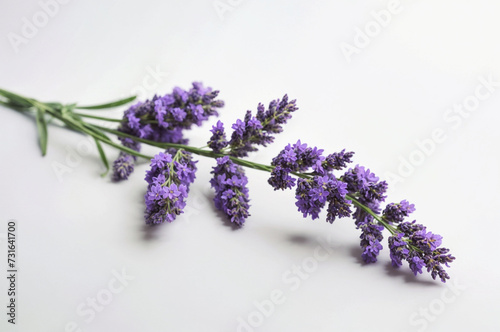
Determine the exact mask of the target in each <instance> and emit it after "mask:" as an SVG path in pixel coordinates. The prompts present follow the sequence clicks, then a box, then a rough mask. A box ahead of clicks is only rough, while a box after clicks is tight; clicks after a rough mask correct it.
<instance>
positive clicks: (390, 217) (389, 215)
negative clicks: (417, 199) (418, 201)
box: [382, 200, 415, 224]
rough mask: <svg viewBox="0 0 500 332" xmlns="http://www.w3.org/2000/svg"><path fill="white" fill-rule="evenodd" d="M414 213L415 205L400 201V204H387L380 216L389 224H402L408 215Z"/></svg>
mask: <svg viewBox="0 0 500 332" xmlns="http://www.w3.org/2000/svg"><path fill="white" fill-rule="evenodd" d="M414 211H415V205H413V204H410V203H408V201H406V200H402V201H401V202H400V203H390V204H387V206H386V207H385V209H384V211H383V212H382V216H383V218H384V219H385V220H386V221H388V222H389V223H395V224H398V223H400V222H403V220H404V218H405V217H408V216H409V215H410V213H412V212H414Z"/></svg>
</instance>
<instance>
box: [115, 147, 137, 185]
mask: <svg viewBox="0 0 500 332" xmlns="http://www.w3.org/2000/svg"><path fill="white" fill-rule="evenodd" d="M133 171H134V157H133V156H131V155H129V154H127V153H124V152H120V154H119V156H118V158H117V159H116V160H115V161H114V162H113V177H112V178H113V181H120V180H126V179H128V177H129V175H130V174H131V173H132V172H133Z"/></svg>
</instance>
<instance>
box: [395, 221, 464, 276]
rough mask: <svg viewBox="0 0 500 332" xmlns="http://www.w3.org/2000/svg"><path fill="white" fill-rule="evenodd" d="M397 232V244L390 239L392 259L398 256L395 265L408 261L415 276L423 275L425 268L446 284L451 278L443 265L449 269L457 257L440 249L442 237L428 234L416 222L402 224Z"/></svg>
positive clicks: (447, 250) (444, 249)
mask: <svg viewBox="0 0 500 332" xmlns="http://www.w3.org/2000/svg"><path fill="white" fill-rule="evenodd" d="M397 231H398V232H400V233H398V238H397V239H396V240H397V242H396V241H395V240H391V239H389V246H390V248H391V258H392V256H393V255H394V256H396V262H395V260H394V259H393V263H395V264H396V265H398V266H400V265H401V261H402V259H406V261H407V262H408V264H409V266H410V269H411V270H412V271H413V273H414V274H415V275H417V273H422V269H423V268H424V267H425V268H427V272H430V273H431V276H432V278H433V279H436V277H438V276H439V278H440V279H441V281H442V282H446V280H447V279H449V278H450V277H449V275H448V273H447V272H446V271H445V270H444V268H443V265H444V266H446V267H449V263H451V262H453V261H454V260H455V257H453V256H451V255H450V254H448V253H449V251H450V250H449V249H447V248H441V247H440V245H441V243H442V239H443V238H442V236H440V235H437V234H433V233H432V232H428V231H427V229H426V227H425V226H423V225H421V224H417V223H416V222H415V221H413V222H411V223H410V222H402V223H400V224H399V225H398V226H397ZM403 236H404V239H403ZM391 241H393V242H392V245H391Z"/></svg>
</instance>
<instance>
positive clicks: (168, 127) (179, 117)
mask: <svg viewBox="0 0 500 332" xmlns="http://www.w3.org/2000/svg"><path fill="white" fill-rule="evenodd" d="M218 93H219V91H212V89H211V88H206V87H204V86H203V84H201V83H198V82H194V83H193V87H192V88H191V89H190V90H189V91H185V90H183V89H181V88H178V87H176V88H174V90H173V92H172V93H171V94H166V95H164V96H154V97H153V98H152V99H151V100H146V101H145V102H139V103H137V104H135V105H133V106H131V107H130V108H129V109H128V110H126V111H125V113H124V116H123V120H122V122H121V123H120V126H119V127H118V131H121V132H123V133H125V134H128V135H132V136H135V137H139V138H142V139H147V140H151V141H156V142H162V143H179V144H187V143H188V140H187V139H186V138H184V136H183V130H184V129H190V128H191V127H192V126H193V125H197V126H200V125H201V124H202V123H203V121H205V120H207V119H208V118H209V117H210V116H212V115H217V114H218V113H217V109H218V108H220V107H222V106H224V102H223V101H221V100H216V97H217V95H218ZM119 139H120V140H121V142H122V144H123V145H124V146H126V147H128V148H131V149H133V150H135V151H140V143H139V142H137V141H134V140H133V139H131V138H127V137H119ZM119 158H124V157H122V156H120V157H119ZM133 158H134V160H135V157H133ZM120 166H121V162H118V163H117V164H115V165H114V167H113V171H114V172H113V179H114V180H115V181H119V180H124V179H127V178H128V176H129V175H130V173H131V172H132V171H133V168H127V169H124V168H120ZM124 170H125V171H124Z"/></svg>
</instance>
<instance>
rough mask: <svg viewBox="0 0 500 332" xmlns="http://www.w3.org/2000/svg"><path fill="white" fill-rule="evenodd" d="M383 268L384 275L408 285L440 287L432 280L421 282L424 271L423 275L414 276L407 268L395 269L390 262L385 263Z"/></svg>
mask: <svg viewBox="0 0 500 332" xmlns="http://www.w3.org/2000/svg"><path fill="white" fill-rule="evenodd" d="M384 268H385V273H386V274H387V275H388V276H391V277H399V278H403V280H404V282H405V283H408V284H419V285H424V286H427V287H439V286H441V285H440V284H439V283H438V282H436V281H434V280H433V281H431V280H422V279H421V278H422V277H424V275H425V274H426V271H424V273H423V274H422V275H414V274H413V272H412V271H411V270H410V268H409V267H407V266H401V267H400V268H395V267H393V266H392V264H391V262H387V263H386V264H385V266H384Z"/></svg>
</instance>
